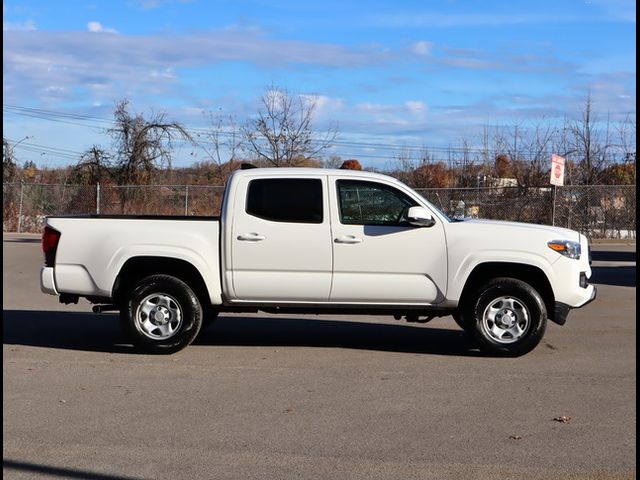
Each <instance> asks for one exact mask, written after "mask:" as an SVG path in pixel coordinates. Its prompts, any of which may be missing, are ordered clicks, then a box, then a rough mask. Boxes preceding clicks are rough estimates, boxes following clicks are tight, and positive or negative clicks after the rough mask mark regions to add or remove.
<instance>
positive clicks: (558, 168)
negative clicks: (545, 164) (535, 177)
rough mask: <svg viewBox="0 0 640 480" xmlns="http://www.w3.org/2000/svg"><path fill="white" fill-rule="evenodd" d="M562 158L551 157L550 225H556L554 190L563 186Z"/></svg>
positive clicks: (558, 156)
mask: <svg viewBox="0 0 640 480" xmlns="http://www.w3.org/2000/svg"><path fill="white" fill-rule="evenodd" d="M564 164H565V160H564V157H561V156H560V155H556V154H555V153H554V154H553V155H551V185H552V186H553V187H552V188H553V205H552V209H551V224H552V225H553V226H555V224H556V190H557V188H558V187H561V186H563V185H564Z"/></svg>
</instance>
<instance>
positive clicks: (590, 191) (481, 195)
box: [416, 185, 636, 239]
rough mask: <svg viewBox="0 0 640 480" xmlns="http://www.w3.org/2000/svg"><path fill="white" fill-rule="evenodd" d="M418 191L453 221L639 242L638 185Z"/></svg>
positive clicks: (419, 189) (433, 189)
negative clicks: (495, 223)
mask: <svg viewBox="0 0 640 480" xmlns="http://www.w3.org/2000/svg"><path fill="white" fill-rule="evenodd" d="M555 188H556V190H555V191H554V187H528V188H521V187H496V188H418V189H416V191H418V192H419V193H420V194H421V195H422V196H423V197H425V198H426V199H427V200H429V201H430V202H431V203H433V204H434V205H436V206H438V207H440V208H441V209H442V210H443V211H444V212H445V213H447V215H449V216H452V217H458V218H460V217H472V218H487V219H494V220H509V221H515V222H527V223H538V224H545V225H556V226H559V227H565V228H571V229H573V230H578V231H580V232H582V233H584V234H586V235H587V236H589V237H590V238H625V239H628V238H635V237H636V186H635V185H588V186H564V187H555Z"/></svg>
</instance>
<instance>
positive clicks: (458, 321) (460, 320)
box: [451, 311, 467, 332]
mask: <svg viewBox="0 0 640 480" xmlns="http://www.w3.org/2000/svg"><path fill="white" fill-rule="evenodd" d="M451 316H452V317H453V319H454V320H455V322H456V325H458V326H459V327H460V328H461V329H462V330H464V331H465V332H466V331H467V324H466V323H465V322H464V319H463V318H462V314H461V313H460V312H458V311H455V312H453V313H452V314H451Z"/></svg>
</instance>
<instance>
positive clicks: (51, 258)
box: [42, 227, 60, 267]
mask: <svg viewBox="0 0 640 480" xmlns="http://www.w3.org/2000/svg"><path fill="white" fill-rule="evenodd" d="M59 240H60V232H59V231H57V230H54V229H53V228H51V227H44V231H43V232H42V251H43V252H44V264H45V266H47V267H53V266H54V264H55V261H56V250H57V249H58V241H59Z"/></svg>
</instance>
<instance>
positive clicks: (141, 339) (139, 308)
mask: <svg viewBox="0 0 640 480" xmlns="http://www.w3.org/2000/svg"><path fill="white" fill-rule="evenodd" d="M120 315H121V317H122V323H123V324H124V326H125V329H126V330H127V332H128V333H129V335H130V337H131V338H132V339H133V342H134V344H135V345H136V346H138V347H141V348H142V349H144V350H146V351H148V352H153V353H173V352H177V351H178V350H182V349H183V348H185V347H187V346H188V345H189V344H190V343H191V342H192V341H193V340H194V339H195V338H196V336H197V335H198V332H199V331H200V328H201V326H202V306H201V305H200V302H199V301H198V297H197V296H196V295H195V293H193V291H192V290H191V288H189V286H188V285H187V284H186V283H184V282H183V281H182V280H180V279H178V278H175V277H172V276H170V275H151V276H148V277H145V278H143V279H142V280H140V281H138V282H137V283H136V284H135V285H134V287H133V288H132V290H131V293H130V294H129V295H128V298H127V301H126V302H125V304H124V305H123V307H122V310H121V311H120Z"/></svg>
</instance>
